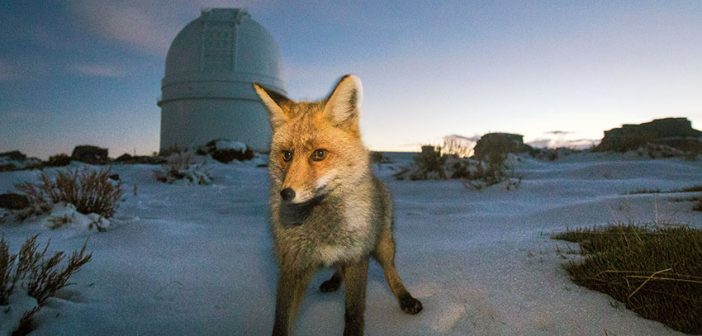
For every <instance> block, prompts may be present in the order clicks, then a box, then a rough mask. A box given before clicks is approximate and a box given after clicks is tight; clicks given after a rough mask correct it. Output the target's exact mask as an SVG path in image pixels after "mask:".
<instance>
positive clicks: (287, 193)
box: [280, 188, 295, 201]
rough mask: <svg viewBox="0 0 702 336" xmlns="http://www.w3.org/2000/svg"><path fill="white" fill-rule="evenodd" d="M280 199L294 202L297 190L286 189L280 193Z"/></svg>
mask: <svg viewBox="0 0 702 336" xmlns="http://www.w3.org/2000/svg"><path fill="white" fill-rule="evenodd" d="M280 197H282V198H283V201H292V199H293V198H295V190H292V188H285V189H283V191H281V192H280Z"/></svg>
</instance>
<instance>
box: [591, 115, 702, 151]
mask: <svg viewBox="0 0 702 336" xmlns="http://www.w3.org/2000/svg"><path fill="white" fill-rule="evenodd" d="M700 136H702V132H700V131H698V130H696V129H694V128H692V123H691V122H690V120H688V119H687V118H664V119H655V120H653V121H650V122H647V123H643V124H638V125H632V124H625V125H622V127H618V128H613V129H611V130H608V131H605V132H604V137H603V138H602V141H601V142H600V144H599V145H597V146H596V147H595V148H594V151H596V152H605V151H614V152H626V151H631V150H636V149H638V148H639V147H641V146H645V145H646V144H649V143H652V144H662V145H666V146H670V147H673V148H676V149H679V150H682V151H690V150H691V149H695V150H699V149H700V145H699V142H700V140H699V138H700Z"/></svg>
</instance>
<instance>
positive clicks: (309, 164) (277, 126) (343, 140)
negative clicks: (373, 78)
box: [253, 75, 369, 204]
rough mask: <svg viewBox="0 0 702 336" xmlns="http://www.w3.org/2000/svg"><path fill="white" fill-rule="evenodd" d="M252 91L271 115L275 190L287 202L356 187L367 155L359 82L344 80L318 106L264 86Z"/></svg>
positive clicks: (364, 170)
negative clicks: (361, 117) (362, 129)
mask: <svg viewBox="0 0 702 336" xmlns="http://www.w3.org/2000/svg"><path fill="white" fill-rule="evenodd" d="M253 87H254V90H255V91H256V93H257V94H258V96H259V97H260V98H261V101H262V102H263V105H264V106H265V107H266V109H267V110H268V113H269V117H270V122H271V128H272V129H273V136H272V141H271V151H270V155H269V169H270V175H271V180H272V186H271V187H272V188H273V190H272V191H273V192H276V193H280V197H281V199H282V200H283V201H285V202H290V203H293V204H302V203H306V202H308V201H310V200H312V199H315V198H317V197H320V196H324V195H327V194H329V193H332V192H334V191H335V190H341V189H343V188H344V187H345V188H353V187H354V185H355V183H356V182H358V181H360V180H361V179H362V178H363V177H364V176H365V175H366V174H368V171H369V166H368V152H367V151H366V149H365V147H364V146H363V143H362V142H361V133H360V128H359V114H360V105H361V100H362V94H363V89H362V87H361V81H360V80H359V79H358V77H356V76H353V75H346V76H344V77H342V78H341V79H340V80H339V82H338V83H337V84H336V86H335V87H334V89H333V90H332V92H331V93H330V94H329V95H328V96H327V97H326V98H325V99H322V100H319V101H316V102H295V101H293V100H291V99H289V98H287V97H285V96H283V95H281V94H279V93H276V92H274V91H272V90H269V89H267V88H265V87H263V86H261V85H258V84H255V83H254V85H253Z"/></svg>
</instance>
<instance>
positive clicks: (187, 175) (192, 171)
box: [154, 151, 212, 184]
mask: <svg viewBox="0 0 702 336" xmlns="http://www.w3.org/2000/svg"><path fill="white" fill-rule="evenodd" d="M154 175H155V176H156V180H158V181H159V182H163V183H171V184H172V183H176V182H178V181H184V182H185V183H191V184H211V183H212V177H211V176H210V173H209V172H208V171H207V170H206V169H205V164H204V163H201V164H194V163H193V155H192V153H191V152H190V151H182V152H174V153H172V154H171V155H170V156H169V157H168V163H167V164H165V165H163V166H161V169H160V170H157V171H155V172H154Z"/></svg>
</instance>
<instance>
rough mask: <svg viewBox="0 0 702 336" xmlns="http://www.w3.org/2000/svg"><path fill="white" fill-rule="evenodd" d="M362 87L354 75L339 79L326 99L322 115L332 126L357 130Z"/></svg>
mask: <svg viewBox="0 0 702 336" xmlns="http://www.w3.org/2000/svg"><path fill="white" fill-rule="evenodd" d="M362 99H363V87H362V86H361V80H360V79H358V77H356V76H354V75H346V76H344V77H341V79H340V80H339V82H338V83H337V84H336V87H334V90H333V91H332V93H331V94H330V95H329V98H327V102H326V105H325V106H324V114H325V116H327V118H329V120H331V122H332V124H334V126H342V127H346V128H351V129H355V130H358V116H359V114H360V108H361V100H362Z"/></svg>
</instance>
